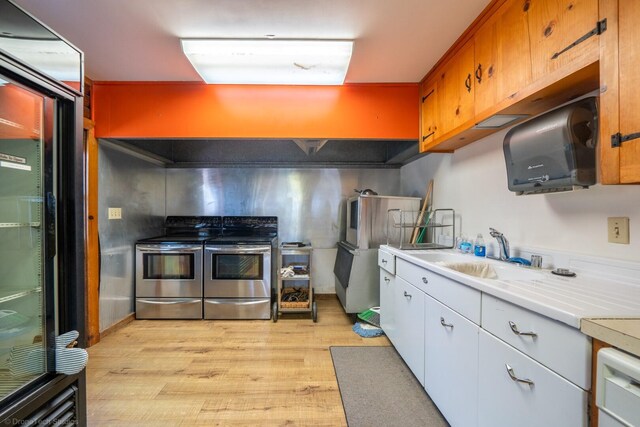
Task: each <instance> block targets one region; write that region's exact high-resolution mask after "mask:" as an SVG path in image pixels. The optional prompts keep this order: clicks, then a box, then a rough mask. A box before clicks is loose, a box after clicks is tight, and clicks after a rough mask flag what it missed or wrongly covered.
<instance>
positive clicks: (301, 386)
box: [87, 296, 389, 426]
mask: <svg viewBox="0 0 640 427" xmlns="http://www.w3.org/2000/svg"><path fill="white" fill-rule="evenodd" d="M351 326H352V322H351V320H350V319H349V317H348V316H347V315H346V314H345V313H344V311H343V310H342V307H341V306H340V304H339V302H338V300H337V299H336V298H335V297H333V296H328V297H326V296H325V297H324V298H322V299H318V322H317V323H313V322H312V321H311V319H310V316H303V315H297V314H290V315H283V316H281V317H280V318H279V320H278V322H277V323H273V322H271V321H264V320H262V321H257V320H253V321H221V320H218V321H215V320H201V321H188V320H175V321H174V320H136V321H133V322H131V323H130V324H128V325H127V326H125V327H124V328H122V329H120V330H118V331H116V332H114V333H113V334H111V335H109V336H107V337H105V338H104V339H103V340H102V341H100V343H98V344H97V345H95V346H93V347H91V348H90V349H89V364H88V366H87V383H88V386H87V389H88V392H87V395H88V402H87V407H88V409H87V412H88V414H87V415H88V423H89V425H90V426H158V425H163V426H182V425H185V426H186V425H203V426H230V425H231V426H233V425H252V426H342V425H346V421H345V417H344V410H343V408H342V401H341V398H340V392H339V390H338V384H337V382H336V377H335V372H334V369H333V363H332V361H331V355H330V353H329V347H330V346H352V345H363V346H366V345H389V341H388V340H387V338H386V337H384V336H383V337H378V338H361V337H359V336H358V335H356V334H355V333H354V332H353V331H352V330H351Z"/></svg>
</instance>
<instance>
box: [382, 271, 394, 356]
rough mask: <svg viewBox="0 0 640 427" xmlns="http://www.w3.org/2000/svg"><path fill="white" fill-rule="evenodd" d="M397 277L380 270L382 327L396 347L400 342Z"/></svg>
mask: <svg viewBox="0 0 640 427" xmlns="http://www.w3.org/2000/svg"><path fill="white" fill-rule="evenodd" d="M395 283H396V276H394V275H393V274H391V273H389V272H388V271H385V270H383V269H382V268H381V269H380V327H381V328H382V330H383V331H384V333H385V334H386V335H387V338H389V340H390V341H391V343H392V344H393V345H394V346H395V345H396V342H397V340H398V338H397V336H396V315H395V310H394V292H395Z"/></svg>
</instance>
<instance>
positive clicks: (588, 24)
mask: <svg viewBox="0 0 640 427" xmlns="http://www.w3.org/2000/svg"><path fill="white" fill-rule="evenodd" d="M525 2H526V3H528V5H529V10H528V12H527V15H528V20H529V33H530V37H531V63H532V73H533V79H534V80H537V79H539V78H542V77H544V76H545V75H547V74H549V73H551V72H553V71H555V70H557V69H559V68H561V67H565V66H567V65H570V64H572V63H582V61H581V60H582V59H583V58H584V57H585V56H594V58H597V55H598V52H599V41H598V36H597V35H595V36H592V37H589V38H587V39H585V40H584V41H582V42H580V43H578V44H576V45H575V46H573V47H571V48H569V46H570V45H571V44H572V43H574V42H576V41H577V40H578V39H580V38H581V37H583V36H584V35H585V34H587V33H589V32H590V31H591V30H593V29H594V28H595V27H596V24H597V22H598V0H526V1H525ZM564 49H567V50H564Z"/></svg>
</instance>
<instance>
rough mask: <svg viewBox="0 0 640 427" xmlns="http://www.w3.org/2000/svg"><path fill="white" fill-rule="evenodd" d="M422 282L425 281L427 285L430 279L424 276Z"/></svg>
mask: <svg viewBox="0 0 640 427" xmlns="http://www.w3.org/2000/svg"><path fill="white" fill-rule="evenodd" d="M422 283H424V284H425V285H426V284H427V283H429V281H428V280H427V278H426V277H423V278H422Z"/></svg>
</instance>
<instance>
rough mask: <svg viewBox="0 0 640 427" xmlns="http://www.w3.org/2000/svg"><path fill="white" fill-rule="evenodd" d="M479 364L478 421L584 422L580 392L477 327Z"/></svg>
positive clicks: (566, 426)
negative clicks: (478, 334)
mask: <svg viewBox="0 0 640 427" xmlns="http://www.w3.org/2000/svg"><path fill="white" fill-rule="evenodd" d="M479 366H480V370H479V390H480V392H479V393H478V420H479V423H478V424H479V426H481V427H482V426H486V427H501V426H504V427H511V426H519V427H525V426H531V427H538V426H563V427H572V426H575V427H586V425H587V418H588V417H587V392H586V391H584V390H582V389H581V388H580V387H576V386H575V385H573V384H571V383H570V382H569V381H567V380H565V379H564V378H562V377H560V376H559V375H558V374H556V373H554V372H553V371H550V370H549V369H547V368H545V367H544V366H542V365H541V364H539V363H537V362H536V361H534V360H533V359H531V358H529V357H527V356H525V355H524V354H523V353H521V352H519V351H518V350H516V349H514V348H513V347H511V346H509V345H507V344H505V343H504V342H502V341H500V340H498V339H497V338H496V337H494V336H492V335H490V334H488V333H486V332H485V331H482V330H481V331H480V347H479ZM508 368H510V369H511V374H510V373H509V371H508ZM512 375H513V378H512ZM517 379H521V380H530V381H531V382H532V383H533V384H531V385H529V384H526V383H523V382H519V381H518V380H517Z"/></svg>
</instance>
